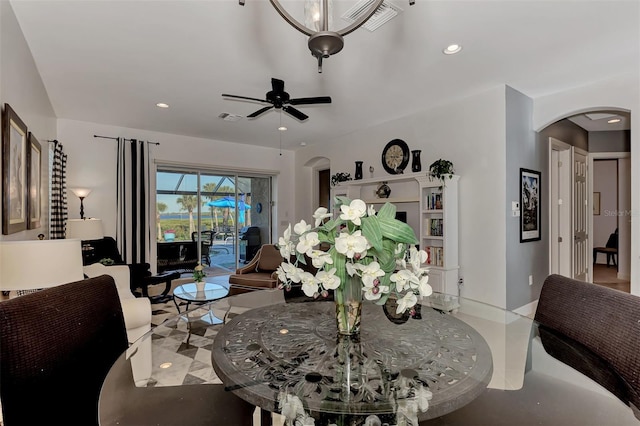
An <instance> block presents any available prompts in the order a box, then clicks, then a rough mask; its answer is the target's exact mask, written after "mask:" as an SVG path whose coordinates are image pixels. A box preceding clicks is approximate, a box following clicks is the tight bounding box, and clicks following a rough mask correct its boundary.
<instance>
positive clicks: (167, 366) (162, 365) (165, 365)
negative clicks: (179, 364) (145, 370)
mask: <svg viewBox="0 0 640 426" xmlns="http://www.w3.org/2000/svg"><path fill="white" fill-rule="evenodd" d="M172 365H173V364H172V363H170V362H163V363H162V364H160V368H169V367H171V366H172Z"/></svg>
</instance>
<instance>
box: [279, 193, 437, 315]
mask: <svg viewBox="0 0 640 426" xmlns="http://www.w3.org/2000/svg"><path fill="white" fill-rule="evenodd" d="M335 204H336V209H337V210H339V211H340V215H339V217H338V218H336V219H330V218H331V216H332V214H331V213H329V212H328V211H327V209H326V208H324V207H320V208H318V209H317V210H316V211H315V213H314V214H313V218H314V219H315V226H314V227H312V226H311V224H307V223H306V222H305V221H304V220H301V221H300V222H298V223H296V224H295V225H294V226H293V232H292V229H291V224H289V226H288V227H287V229H286V231H285V232H284V235H283V236H282V237H280V239H279V241H278V248H279V250H280V254H281V255H282V257H283V258H284V259H285V261H284V262H282V263H281V264H280V266H279V267H278V269H277V275H278V278H279V280H280V281H281V283H282V284H281V287H286V288H290V287H291V285H292V283H296V284H299V283H301V284H302V290H303V291H304V294H305V295H307V296H308V297H320V296H323V297H326V296H327V295H328V291H329V290H339V289H340V287H341V285H345V284H343V283H345V282H346V280H347V278H348V277H355V276H357V277H360V279H361V282H362V291H363V296H364V298H366V299H367V300H372V301H375V302H376V303H378V304H380V305H382V304H384V303H385V302H386V301H387V299H388V298H389V297H390V296H391V295H394V296H395V297H396V298H397V300H398V301H397V310H396V313H398V314H400V313H403V312H405V311H406V310H407V309H410V308H413V306H414V305H415V304H416V303H417V301H418V296H420V297H424V296H429V295H430V294H431V293H432V289H431V286H430V285H429V284H428V280H429V277H428V270H427V269H425V268H422V264H423V263H424V262H426V260H427V253H426V252H425V251H422V250H420V251H419V250H417V249H416V248H415V247H414V245H415V244H417V242H418V241H417V239H416V236H415V233H414V232H413V229H412V228H411V227H410V226H409V225H407V224H406V223H404V222H401V221H399V220H397V219H396V218H395V213H396V207H395V206H394V205H393V204H390V203H386V204H385V205H384V206H382V208H381V209H380V210H379V211H378V212H376V211H375V209H374V208H373V206H369V207H367V205H366V204H365V202H364V201H362V200H358V199H356V200H353V201H352V200H350V199H348V198H345V197H336V203H335ZM327 219H328V220H327ZM321 243H327V244H328V245H329V246H330V249H329V250H328V251H322V250H320V249H319V245H320V244H321ZM305 256H306V258H307V259H305ZM308 259H310V260H311V263H312V264H313V266H314V267H315V268H317V270H318V272H317V273H316V274H315V275H313V274H312V273H310V272H307V271H305V270H304V269H302V268H300V265H301V264H303V265H306V264H307V261H308ZM335 294H336V296H337V297H339V292H336V293H335Z"/></svg>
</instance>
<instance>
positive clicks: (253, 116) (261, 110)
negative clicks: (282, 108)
mask: <svg viewBox="0 0 640 426" xmlns="http://www.w3.org/2000/svg"><path fill="white" fill-rule="evenodd" d="M271 108H273V105H271V106H268V107H264V108H260V109H259V110H257V111H256V112H254V113H251V114H249V115H247V118H256V117H257V116H259V115H260V114H262V113H263V112H267V111H269V110H270V109H271Z"/></svg>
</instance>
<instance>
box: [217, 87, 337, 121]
mask: <svg viewBox="0 0 640 426" xmlns="http://www.w3.org/2000/svg"><path fill="white" fill-rule="evenodd" d="M271 88H272V90H271V91H269V92H267V94H266V95H265V98H266V99H257V98H249V97H247V96H238V95H229V94H225V93H223V94H222V96H224V97H227V98H236V99H246V100H249V101H256V102H262V103H268V104H271V105H270V106H266V107H264V108H260V109H259V110H257V111H256V112H253V113H251V114H249V115H247V118H256V117H257V116H259V115H260V114H263V113H265V112H267V111H269V110H270V109H271V108H275V109H282V111H284V112H286V113H287V114H289V115H291V116H293V117H295V118H297V119H298V120H300V121H304V120H306V119H307V118H309V116H308V115H306V114H305V113H303V112H302V111H300V110H298V109H296V108H294V107H292V106H291V105H311V104H330V103H331V98H330V97H329V96H317V97H314V98H295V99H291V97H290V96H289V94H288V93H287V92H285V91H284V81H282V80H278V79H277V78H272V79H271Z"/></svg>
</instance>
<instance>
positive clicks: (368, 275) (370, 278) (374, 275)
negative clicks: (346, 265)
mask: <svg viewBox="0 0 640 426" xmlns="http://www.w3.org/2000/svg"><path fill="white" fill-rule="evenodd" d="M360 270H361V271H362V275H361V277H362V284H364V286H365V287H373V282H374V281H375V280H376V279H378V277H383V276H384V271H383V270H382V269H380V264H379V263H378V262H371V263H370V264H368V265H360Z"/></svg>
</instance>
